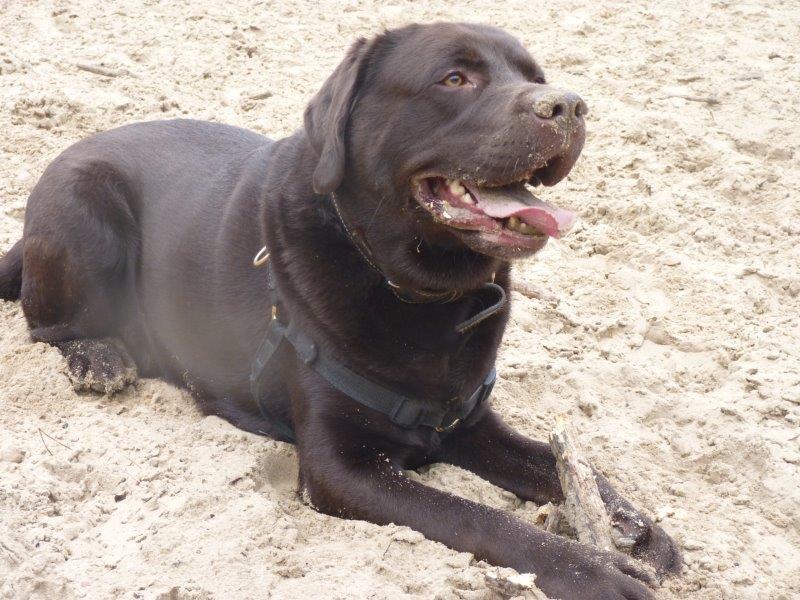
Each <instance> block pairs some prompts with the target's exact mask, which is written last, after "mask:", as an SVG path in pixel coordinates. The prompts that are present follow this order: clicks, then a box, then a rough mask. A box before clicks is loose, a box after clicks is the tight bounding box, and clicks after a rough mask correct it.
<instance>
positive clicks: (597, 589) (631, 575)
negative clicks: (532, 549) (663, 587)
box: [534, 539, 657, 600]
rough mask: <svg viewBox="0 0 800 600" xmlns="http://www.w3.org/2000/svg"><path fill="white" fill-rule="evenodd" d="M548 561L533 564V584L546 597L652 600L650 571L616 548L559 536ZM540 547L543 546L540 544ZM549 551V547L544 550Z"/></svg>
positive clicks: (584, 599) (652, 579)
mask: <svg viewBox="0 0 800 600" xmlns="http://www.w3.org/2000/svg"><path fill="white" fill-rule="evenodd" d="M558 546H560V547H559V548H558V549H554V551H553V552H552V556H551V562H550V564H549V565H547V566H544V565H537V566H536V567H534V570H535V571H536V574H537V577H536V586H537V587H538V588H539V589H541V590H542V591H543V592H544V593H545V594H547V595H548V596H549V597H550V598H563V599H565V600H566V599H567V598H569V599H570V600H652V599H653V598H654V595H653V593H652V592H651V591H650V590H649V589H648V586H651V587H652V586H655V585H656V583H657V582H656V578H655V577H654V575H653V573H652V571H651V570H650V569H648V568H647V567H645V566H644V565H642V564H640V563H637V562H636V561H635V560H633V559H631V558H630V557H628V556H626V555H624V554H620V553H618V552H604V551H600V550H597V549H596V548H590V547H588V546H584V545H583V544H579V543H577V542H573V541H571V540H565V539H562V540H560V541H559V544H558ZM543 550H544V548H543ZM547 551H548V554H550V549H548V550H547Z"/></svg>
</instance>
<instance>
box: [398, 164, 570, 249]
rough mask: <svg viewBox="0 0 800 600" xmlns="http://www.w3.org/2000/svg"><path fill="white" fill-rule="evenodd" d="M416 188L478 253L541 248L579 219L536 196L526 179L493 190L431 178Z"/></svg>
mask: <svg viewBox="0 0 800 600" xmlns="http://www.w3.org/2000/svg"><path fill="white" fill-rule="evenodd" d="M533 181H535V178H533ZM412 188H413V189H412V192H413V195H414V198H415V199H416V200H417V202H418V203H419V204H420V205H421V206H422V207H424V208H425V209H426V210H427V211H428V212H429V213H430V214H431V215H432V216H433V219H434V220H435V221H436V222H437V223H440V224H442V225H446V226H447V227H449V228H452V229H453V230H455V232H456V233H458V234H459V235H460V236H461V237H462V238H463V239H464V241H465V242H466V243H467V244H468V245H470V246H473V247H474V248H475V249H476V250H478V251H481V252H484V253H487V254H494V255H502V257H503V258H506V257H508V256H509V255H519V254H522V253H524V254H530V253H532V252H536V251H537V250H540V249H541V248H542V247H543V246H544V245H545V244H546V243H547V240H548V238H551V237H555V238H559V237H561V236H563V235H564V234H565V233H567V232H568V231H569V230H570V228H571V227H572V226H573V225H574V223H575V220H576V215H575V214H574V213H572V212H570V211H568V210H564V209H562V208H558V207H556V206H553V205H552V204H549V203H547V202H544V201H543V200H540V199H539V198H537V197H536V196H534V195H533V193H531V191H530V190H529V189H528V187H527V186H526V185H525V183H523V182H522V181H517V182H513V183H508V184H506V185H497V186H491V185H485V184H484V185H478V184H475V183H471V182H469V181H464V180H457V179H448V178H445V177H442V176H438V175H433V176H427V175H426V176H422V177H418V178H416V179H415V180H414V182H413V184H412ZM475 238H478V239H475Z"/></svg>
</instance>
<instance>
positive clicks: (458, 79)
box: [441, 71, 467, 87]
mask: <svg viewBox="0 0 800 600" xmlns="http://www.w3.org/2000/svg"><path fill="white" fill-rule="evenodd" d="M441 83H442V85H446V86H447V87H459V86H462V85H464V84H465V83H467V78H466V77H465V76H464V74H463V73H459V72H458V71H451V72H450V73H448V74H447V76H446V77H445V78H444V79H442V82H441Z"/></svg>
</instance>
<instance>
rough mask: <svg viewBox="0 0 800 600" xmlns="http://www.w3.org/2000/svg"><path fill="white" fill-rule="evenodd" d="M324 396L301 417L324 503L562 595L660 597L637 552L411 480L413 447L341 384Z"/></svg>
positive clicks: (309, 475)
mask: <svg viewBox="0 0 800 600" xmlns="http://www.w3.org/2000/svg"><path fill="white" fill-rule="evenodd" d="M319 391H320V390H319V388H317V392H319ZM321 396H323V397H317V398H314V399H312V400H311V401H310V402H308V403H307V404H305V406H307V407H308V410H302V411H299V412H300V413H301V414H300V415H299V416H300V418H299V419H297V421H296V432H297V441H298V454H299V457H300V473H301V486H302V487H303V488H304V489H305V492H306V493H307V497H308V499H309V500H310V502H311V503H312V504H313V506H314V507H315V508H317V509H318V510H320V511H322V512H325V513H327V514H330V515H334V516H339V517H345V518H353V519H364V520H367V521H371V522H373V523H377V524H380V525H386V524H389V523H395V524H397V525H405V526H408V527H410V528H412V529H415V530H417V531H419V532H421V533H422V534H424V535H425V536H426V537H427V538H429V539H431V540H435V541H438V542H441V543H443V544H445V545H447V546H449V547H450V548H453V549H455V550H459V551H462V552H471V553H473V554H474V555H475V556H476V558H479V559H483V560H486V561H487V562H489V563H492V564H494V565H499V566H507V567H512V568H515V569H517V570H519V571H521V572H532V573H536V575H537V585H539V587H540V588H542V589H543V590H544V591H545V592H546V593H548V594H550V595H551V596H552V597H558V598H572V599H576V600H578V599H592V600H600V599H603V600H612V599H620V600H621V599H622V598H636V599H648V598H652V595H651V593H650V591H649V590H648V589H647V587H645V586H644V585H643V584H642V583H641V582H642V581H648V576H647V574H645V573H644V572H643V570H642V569H641V568H640V567H639V566H637V565H636V564H635V561H631V560H630V559H628V558H627V557H624V556H622V555H615V554H611V553H596V552H594V551H592V550H590V549H588V548H587V547H585V546H583V545H581V544H578V543H575V542H572V541H570V540H567V539H565V538H561V537H558V536H554V535H552V534H549V533H547V532H544V531H542V530H541V529H538V528H536V527H533V526H531V525H530V524H528V523H525V522H523V521H521V520H519V519H517V518H515V517H512V516H511V515H509V514H507V513H505V512H503V511H500V510H496V509H493V508H490V507H487V506H484V505H481V504H478V503H475V502H471V501H469V500H466V499H464V498H460V497H458V496H454V495H452V494H449V493H446V492H443V491H440V490H436V489H434V488H430V487H428V486H425V485H423V484H421V483H419V482H416V481H413V480H411V479H408V478H407V477H406V476H405V475H404V473H403V470H402V468H401V466H402V465H401V464H399V462H398V461H397V459H396V457H398V456H402V454H403V452H404V448H401V447H398V446H400V443H396V442H395V443H391V442H389V441H387V439H386V437H385V436H384V435H381V434H378V433H377V432H376V431H375V429H371V428H370V427H369V426H368V423H369V420H368V419H364V411H363V410H362V411H360V412H358V413H357V412H356V410H353V411H348V410H347V407H348V406H351V405H352V403H351V402H350V401H348V400H347V399H345V398H343V397H336V396H337V394H336V393H334V392H332V391H331V392H328V393H327V394H321ZM362 419H364V420H362ZM365 425H366V426H365ZM402 435H403V434H402V432H400V436H399V437H402Z"/></svg>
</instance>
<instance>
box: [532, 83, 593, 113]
mask: <svg viewBox="0 0 800 600" xmlns="http://www.w3.org/2000/svg"><path fill="white" fill-rule="evenodd" d="M533 112H534V113H535V114H536V116H537V117H539V118H541V119H557V118H559V117H563V118H566V119H569V120H572V119H580V118H582V117H583V116H584V115H585V114H586V113H587V112H589V108H588V107H587V106H586V102H584V101H583V99H582V98H581V97H580V96H578V94H576V93H575V92H565V91H563V90H553V89H550V90H546V91H543V92H540V93H537V94H536V95H535V96H534V97H533Z"/></svg>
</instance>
